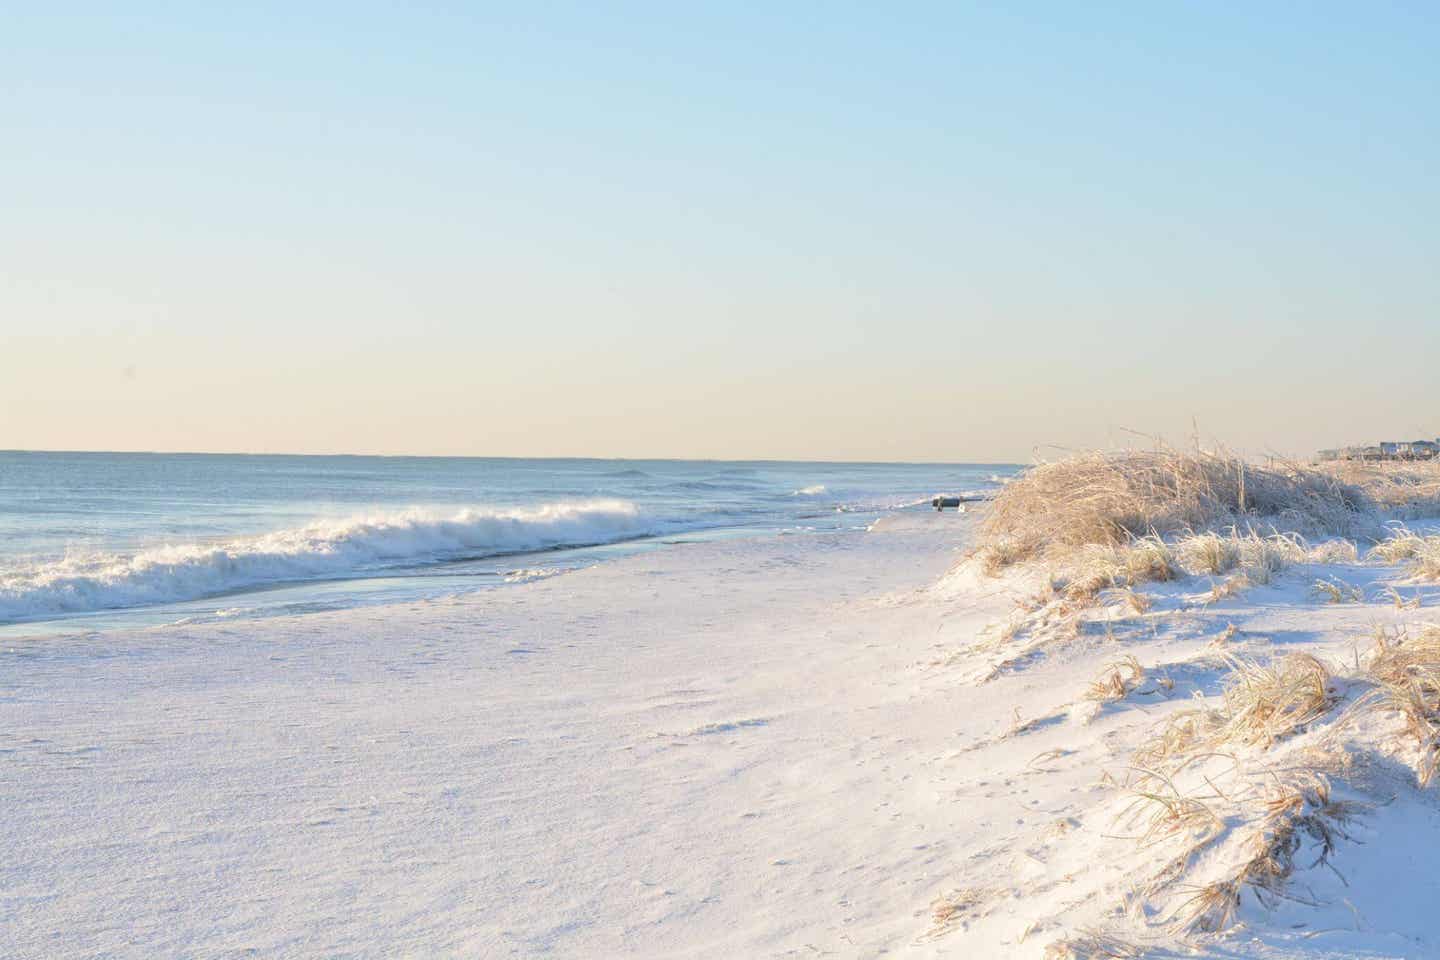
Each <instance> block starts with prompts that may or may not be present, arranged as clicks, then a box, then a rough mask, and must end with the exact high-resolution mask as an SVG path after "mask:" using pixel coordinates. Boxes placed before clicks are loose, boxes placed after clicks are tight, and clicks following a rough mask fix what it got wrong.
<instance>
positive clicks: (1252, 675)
mask: <svg viewBox="0 0 1440 960" xmlns="http://www.w3.org/2000/svg"><path fill="white" fill-rule="evenodd" d="M1227 659H1229V661H1230V663H1231V667H1232V671H1233V672H1232V675H1231V680H1230V682H1229V684H1228V685H1227V686H1226V688H1225V706H1224V721H1223V723H1222V724H1221V725H1220V727H1219V729H1218V730H1217V732H1216V734H1215V739H1217V740H1219V741H1222V742H1225V743H1240V744H1245V745H1248V746H1262V747H1269V746H1270V745H1271V744H1273V743H1275V742H1276V741H1277V740H1281V739H1283V738H1285V737H1287V736H1289V735H1290V734H1291V733H1294V732H1295V731H1296V730H1299V729H1300V728H1302V727H1304V726H1306V725H1308V724H1309V723H1311V722H1312V721H1314V720H1317V719H1319V718H1320V717H1321V716H1324V715H1325V714H1326V713H1327V712H1328V711H1329V710H1330V708H1331V707H1333V706H1334V705H1335V704H1336V703H1337V702H1338V700H1339V697H1338V696H1337V695H1336V694H1335V692H1334V691H1333V689H1332V687H1331V674H1330V670H1329V668H1328V667H1326V666H1325V664H1324V663H1322V662H1321V661H1320V660H1319V659H1318V658H1317V657H1314V656H1311V655H1310V654H1308V653H1291V654H1288V655H1286V656H1285V657H1282V658H1280V659H1279V660H1277V661H1275V662H1273V663H1271V664H1268V665H1261V664H1259V663H1254V662H1249V661H1243V660H1240V659H1238V658H1235V657H1229V658H1227Z"/></svg>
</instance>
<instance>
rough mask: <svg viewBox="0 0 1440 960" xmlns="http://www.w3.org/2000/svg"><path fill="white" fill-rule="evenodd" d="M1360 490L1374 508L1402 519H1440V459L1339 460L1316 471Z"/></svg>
mask: <svg viewBox="0 0 1440 960" xmlns="http://www.w3.org/2000/svg"><path fill="white" fill-rule="evenodd" d="M1317 469H1318V470H1319V471H1320V472H1322V473H1325V474H1327V475H1329V476H1331V477H1334V478H1335V479H1336V480H1339V481H1341V482H1342V483H1346V484H1349V485H1351V486H1354V487H1357V488H1359V489H1361V490H1363V491H1364V492H1365V494H1366V496H1367V497H1369V498H1370V500H1371V501H1372V502H1374V503H1375V504H1376V505H1377V506H1379V507H1381V508H1382V509H1384V510H1386V511H1388V512H1390V513H1391V514H1393V515H1398V516H1400V517H1404V518H1407V519H1408V518H1419V517H1435V516H1440V460H1429V461H1423V462H1408V463H1407V462H1394V461H1363V462H1362V461H1342V462H1338V463H1325V464H1321V465H1320V466H1319V467H1318V468H1317Z"/></svg>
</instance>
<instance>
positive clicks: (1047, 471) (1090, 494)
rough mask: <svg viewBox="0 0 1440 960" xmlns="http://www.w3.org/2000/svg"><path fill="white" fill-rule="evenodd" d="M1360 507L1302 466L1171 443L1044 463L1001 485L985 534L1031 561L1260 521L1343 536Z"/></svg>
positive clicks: (1360, 501)
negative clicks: (1187, 449)
mask: <svg viewBox="0 0 1440 960" xmlns="http://www.w3.org/2000/svg"><path fill="white" fill-rule="evenodd" d="M1367 509H1368V501H1367V500H1366V498H1365V497H1364V495H1363V494H1362V493H1361V492H1360V491H1359V490H1357V489H1355V488H1353V487H1351V486H1349V485H1347V484H1345V483H1342V482H1341V481H1339V480H1337V479H1335V478H1334V477H1332V476H1329V475H1327V474H1323V473H1320V472H1318V471H1315V470H1311V469H1306V468H1303V467H1298V466H1286V467H1281V468H1266V467H1258V466H1255V465H1253V464H1249V463H1246V462H1245V461H1244V460H1241V459H1239V458H1238V457H1232V456H1228V455H1223V454H1212V453H1199V452H1196V453H1181V452H1178V451H1174V450H1156V451H1150V452H1146V451H1124V452H1118V453H1090V454H1082V455H1079V456H1075V457H1071V458H1069V459H1066V460H1061V461H1058V462H1054V463H1047V464H1041V465H1040V466H1037V467H1035V468H1033V469H1031V470H1030V471H1028V472H1027V473H1025V474H1024V475H1023V476H1021V477H1019V478H1018V479H1016V480H1013V481H1012V482H1010V483H1009V484H1007V485H1006V486H1005V489H1004V490H1002V491H1001V492H1000V494H999V495H998V496H997V497H996V498H995V501H994V504H993V507H992V509H991V512H990V516H989V517H988V518H987V519H986V521H985V525H984V528H983V531H982V538H983V542H984V544H986V545H996V546H997V547H998V545H1000V544H1004V549H1005V551H1006V553H1007V555H1008V556H1011V557H1017V556H1018V557H1019V558H1023V559H1029V558H1032V557H1038V556H1041V555H1043V554H1045V553H1047V552H1049V551H1051V550H1052V549H1053V548H1057V547H1061V548H1064V547H1069V548H1074V547H1080V546H1084V545H1086V544H1108V545H1111V546H1118V545H1121V544H1124V543H1127V542H1128V541H1130V540H1133V539H1135V538H1140V537H1150V536H1154V537H1165V536H1171V535H1175V534H1180V533H1183V532H1186V531H1200V532H1203V531H1206V530H1214V529H1223V528H1225V527H1237V526H1238V527H1252V526H1254V525H1255V524H1257V523H1263V524H1266V525H1268V526H1271V527H1275V528H1277V529H1278V528H1283V529H1292V530H1298V531H1303V532H1312V531H1313V532H1325V533H1333V534H1342V535H1343V534H1348V533H1350V532H1352V531H1353V530H1354V529H1356V528H1358V527H1364V526H1366V525H1367V523H1368V521H1369V514H1368V512H1367ZM1012 562H1013V561H1012Z"/></svg>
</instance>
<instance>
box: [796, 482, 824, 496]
mask: <svg viewBox="0 0 1440 960" xmlns="http://www.w3.org/2000/svg"><path fill="white" fill-rule="evenodd" d="M824 492H825V484H823V483H817V484H815V485H814V486H813V487H801V488H800V489H799V490H796V491H795V492H794V493H792V494H790V495H791V496H792V497H818V496H820V494H822V493H824Z"/></svg>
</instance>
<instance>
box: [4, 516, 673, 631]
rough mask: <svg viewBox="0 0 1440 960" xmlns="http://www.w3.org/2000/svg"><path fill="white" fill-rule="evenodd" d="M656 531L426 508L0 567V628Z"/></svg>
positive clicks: (630, 519) (589, 520) (617, 521)
mask: <svg viewBox="0 0 1440 960" xmlns="http://www.w3.org/2000/svg"><path fill="white" fill-rule="evenodd" d="M658 532H661V530H660V529H659V528H658V527H657V526H655V525H652V524H651V523H649V522H647V520H646V519H645V518H644V517H643V516H642V515H641V513H640V511H639V510H638V509H636V507H635V505H634V504H631V503H627V502H625V501H622V500H589V501H581V502H569V503H554V504H548V505H545V506H541V507H536V508H533V509H509V510H505V509H501V510H492V509H469V510H462V511H460V512H459V513H454V514H450V515H444V514H439V513H437V512H435V511H427V510H419V509H412V510H405V511H402V512H399V513H387V514H372V515H367V516H360V517H352V518H350V519H346V520H338V521H317V522H315V523H311V524H307V525H306V526H303V527H299V528H295V529H291V530H280V531H277V532H274V533H269V534H265V535H263V536H258V537H250V538H245V539H238V540H231V541H227V542H224V543H207V544H183V545H176V546H162V547H156V548H151V549H147V550H142V551H140V552H138V553H134V554H128V555H126V554H89V555H72V556H67V557H65V558H64V559H61V560H53V561H47V562H43V563H37V564H32V565H30V566H18V567H17V566H12V567H10V568H8V569H0V622H6V621H16V620H28V619H34V618H37V617H43V616H46V615H53V614H60V613H81V612H85V611H90V610H104V609H113V608H118V607H133V606H141V605H145V604H152V603H167V602H176V601H181V600H195V599H200V598H202V597H207V596H213V595H215V594H220V593H226V592H229V591H233V590H240V589H244V588H248V587H256V586H262V585H266V584H273V583H284V582H291V581H299V580H315V579H323V578H330V577H346V576H351V575H356V574H360V573H363V572H366V571H373V570H376V569H380V568H384V567H393V566H398V565H402V564H413V563H424V562H435V561H443V560H457V559H469V558H476V557H483V556H493V555H497V554H505V553H521V552H526V551H532V550H546V549H555V548H559V547H580V546H592V545H595V544H602V543H613V542H616V541H619V540H628V539H632V538H635V537H641V536H645V535H647V534H650V533H658Z"/></svg>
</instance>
